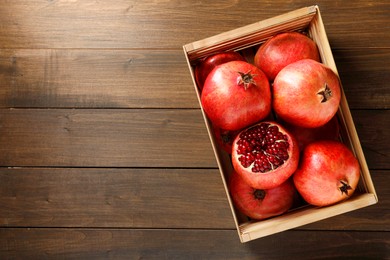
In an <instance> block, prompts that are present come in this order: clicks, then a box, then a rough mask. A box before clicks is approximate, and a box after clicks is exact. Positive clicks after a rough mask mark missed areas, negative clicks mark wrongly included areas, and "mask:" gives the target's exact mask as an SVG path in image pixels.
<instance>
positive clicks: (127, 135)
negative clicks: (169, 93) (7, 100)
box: [0, 109, 216, 167]
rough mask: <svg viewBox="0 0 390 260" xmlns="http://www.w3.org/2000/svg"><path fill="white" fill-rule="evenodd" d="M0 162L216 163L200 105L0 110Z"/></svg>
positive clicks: (102, 164)
mask: <svg viewBox="0 0 390 260" xmlns="http://www.w3.org/2000/svg"><path fill="white" fill-rule="evenodd" d="M0 124H1V128H0V165H2V166H69V167H78V166H79V167H80V166H81V167H216V162H215V157H214V153H213V151H212V148H211V143H210V140H209V137H208V135H207V133H206V128H205V125H204V121H203V118H202V115H201V113H200V110H192V109H189V110H176V109H162V110H159V109H146V110H143V109H130V110H126V109H123V110H120V109H112V110H110V109H100V110H94V109H84V110H74V109H64V110H60V109H54V110H51V109H38V110H36V109H29V110H24V109H11V110H0Z"/></svg>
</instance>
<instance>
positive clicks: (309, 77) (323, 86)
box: [273, 59, 341, 128]
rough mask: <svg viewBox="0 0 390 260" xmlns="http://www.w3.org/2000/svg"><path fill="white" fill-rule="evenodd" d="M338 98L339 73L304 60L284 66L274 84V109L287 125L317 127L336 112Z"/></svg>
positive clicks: (339, 96)
mask: <svg viewBox="0 0 390 260" xmlns="http://www.w3.org/2000/svg"><path fill="white" fill-rule="evenodd" d="M340 99H341V87H340V83H339V78H338V76H337V75H336V74H335V73H334V72H333V71H332V70H331V69H330V68H328V67H327V66H325V65H324V64H322V63H319V62H317V61H314V60H310V59H304V60H300V61H297V62H294V63H292V64H290V65H287V66H286V67H285V68H284V69H282V70H281V71H280V72H279V74H278V75H277V76H276V78H275V81H274V84H273V109H274V111H275V113H276V114H277V116H278V117H280V118H281V119H282V120H284V121H287V122H288V123H290V124H294V125H298V126H302V127H307V128H314V127H320V126H322V125H324V124H326V123H327V122H329V120H331V119H332V118H333V117H334V115H335V114H336V112H337V110H338V107H339V104H340Z"/></svg>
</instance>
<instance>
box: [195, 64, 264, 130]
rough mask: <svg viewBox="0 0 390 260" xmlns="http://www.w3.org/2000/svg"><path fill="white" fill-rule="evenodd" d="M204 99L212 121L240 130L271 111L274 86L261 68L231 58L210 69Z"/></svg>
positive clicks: (229, 128)
mask: <svg viewBox="0 0 390 260" xmlns="http://www.w3.org/2000/svg"><path fill="white" fill-rule="evenodd" d="M201 103H202V107H203V109H204V111H205V113H206V115H207V116H208V118H209V119H210V120H211V122H212V123H213V125H215V126H218V127H220V128H222V129H225V130H240V129H243V128H245V127H247V126H249V125H252V124H254V123H256V122H258V121H260V120H262V119H263V118H265V117H266V116H267V115H268V114H269V113H270V111H271V89H270V85H269V82H268V79H267V77H266V76H265V74H264V73H263V72H262V71H261V70H260V69H258V68H257V67H255V66H254V65H252V64H249V63H247V62H245V61H230V62H228V63H224V64H221V65H219V66H217V67H216V68H215V69H214V70H213V71H212V72H210V74H209V76H208V77H207V79H206V81H205V84H204V88H203V91H202V94H201Z"/></svg>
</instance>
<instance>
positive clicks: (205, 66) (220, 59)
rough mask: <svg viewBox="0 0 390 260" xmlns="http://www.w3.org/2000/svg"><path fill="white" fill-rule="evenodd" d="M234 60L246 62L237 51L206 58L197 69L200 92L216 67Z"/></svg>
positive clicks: (196, 74)
mask: <svg viewBox="0 0 390 260" xmlns="http://www.w3.org/2000/svg"><path fill="white" fill-rule="evenodd" d="M234 60H241V61H246V60H245V58H244V57H242V56H241V55H240V54H239V53H238V52H235V51H226V52H220V53H216V54H213V55H210V56H208V57H206V58H205V59H204V60H203V61H201V62H200V63H199V64H198V65H197V66H196V67H195V80H196V83H197V85H198V88H199V90H201V91H202V89H203V84H204V82H205V80H206V78H207V76H208V75H209V73H210V72H211V71H212V70H213V69H214V68H215V67H216V66H218V65H221V64H223V63H226V62H229V61H234Z"/></svg>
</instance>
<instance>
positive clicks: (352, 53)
mask: <svg viewBox="0 0 390 260" xmlns="http://www.w3.org/2000/svg"><path fill="white" fill-rule="evenodd" d="M334 57H335V60H336V64H337V67H338V70H339V73H340V77H341V81H342V83H343V87H344V90H345V92H346V96H347V99H348V101H349V105H350V107H351V108H358V109H361V108H363V109H366V108H369V109H370V108H371V109H373V108H374V109H383V108H385V109H388V108H389V104H390V88H388V87H387V86H386V84H384V83H385V82H390V49H352V50H345V49H343V50H337V49H336V50H334ZM0 107H29V108H40V107H51V108H53V107H54V108H59V107H61V108H199V103H198V100H197V98H196V94H195V91H194V89H193V85H192V81H191V78H190V73H189V71H188V67H187V64H186V61H185V58H184V54H183V52H182V50H147V51H145V50H107V49H98V50H95V49H92V50H90V49H88V50H80V49H76V50H73V49H72V50H69V49H65V50H62V49H50V50H45V49H4V50H2V51H1V52H0Z"/></svg>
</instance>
